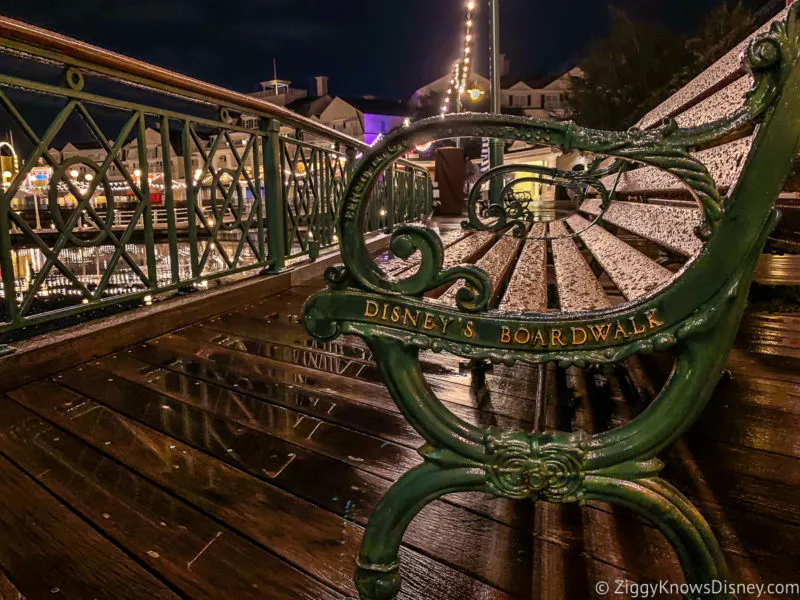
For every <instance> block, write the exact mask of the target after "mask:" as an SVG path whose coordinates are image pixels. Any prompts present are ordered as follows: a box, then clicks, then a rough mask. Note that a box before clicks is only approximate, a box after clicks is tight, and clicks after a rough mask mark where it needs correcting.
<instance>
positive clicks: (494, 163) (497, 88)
mask: <svg viewBox="0 0 800 600" xmlns="http://www.w3.org/2000/svg"><path fill="white" fill-rule="evenodd" d="M489 14H490V21H489V29H490V39H491V53H490V56H489V65H490V69H489V70H490V72H491V73H490V80H491V81H490V93H491V103H492V104H491V113H492V114H493V115H499V114H500V113H501V110H502V109H501V96H502V95H501V84H500V77H501V73H500V0H489ZM503 144H504V142H503V140H497V139H493V140H491V142H490V146H489V167H490V168H491V169H494V168H495V167H499V166H500V165H502V164H503ZM502 189H503V182H502V181H500V180H498V179H497V178H496V177H495V178H493V179H492V181H491V186H490V188H489V198H490V201H491V203H492V204H499V203H500V202H501V201H502V199H501V198H500V193H501V192H502Z"/></svg>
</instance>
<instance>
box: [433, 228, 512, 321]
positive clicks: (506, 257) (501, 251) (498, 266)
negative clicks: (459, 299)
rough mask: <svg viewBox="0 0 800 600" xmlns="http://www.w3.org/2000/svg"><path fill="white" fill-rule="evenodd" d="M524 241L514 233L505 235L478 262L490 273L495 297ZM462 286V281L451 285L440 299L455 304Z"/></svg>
mask: <svg viewBox="0 0 800 600" xmlns="http://www.w3.org/2000/svg"><path fill="white" fill-rule="evenodd" d="M522 242H523V239H522V238H517V237H514V236H513V235H505V236H503V237H501V238H500V239H499V240H498V241H497V243H496V244H495V245H494V246H492V249H491V250H489V252H487V253H486V255H485V256H484V257H483V258H481V259H480V260H479V261H478V262H477V263H476V266H478V267H480V268H481V269H483V270H484V271H486V274H487V275H489V279H491V280H492V298H493V299H494V298H495V297H496V295H497V293H498V291H499V288H500V284H502V282H503V281H504V280H505V278H506V276H507V275H508V272H509V270H510V269H511V266H512V265H513V264H514V260H515V259H516V257H517V254H518V253H519V248H520V246H522ZM461 287H462V284H460V283H456V284H454V285H452V286H450V287H449V288H448V289H447V291H446V292H445V293H444V294H442V295H441V296H440V297H439V301H440V302H444V303H447V304H452V305H455V302H456V294H457V293H458V290H459V289H460V288H461Z"/></svg>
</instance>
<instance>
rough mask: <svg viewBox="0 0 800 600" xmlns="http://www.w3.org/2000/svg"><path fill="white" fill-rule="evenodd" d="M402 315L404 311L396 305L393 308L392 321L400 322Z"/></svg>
mask: <svg viewBox="0 0 800 600" xmlns="http://www.w3.org/2000/svg"><path fill="white" fill-rule="evenodd" d="M401 315H402V311H401V310H400V307H399V306H395V307H394V308H393V309H392V323H398V322H400V316H401Z"/></svg>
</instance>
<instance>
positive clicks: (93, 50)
mask: <svg viewBox="0 0 800 600" xmlns="http://www.w3.org/2000/svg"><path fill="white" fill-rule="evenodd" d="M6 40H8V41H11V42H16V43H21V44H25V45H27V46H30V48H26V49H25V50H26V51H28V52H30V51H31V50H33V49H41V50H44V51H46V52H47V53H52V52H55V53H57V54H60V55H61V57H60V58H61V60H63V61H64V62H66V63H69V64H72V63H74V61H76V60H78V61H81V62H83V63H84V64H81V65H75V66H80V67H83V68H86V69H89V70H92V67H99V69H97V70H99V71H101V72H105V74H107V75H111V74H113V76H114V77H119V78H122V79H125V78H126V77H129V78H133V79H137V80H139V81H140V82H142V83H144V84H145V85H148V86H150V87H153V88H156V89H163V88H165V87H166V88H169V91H171V92H173V93H175V92H176V91H177V92H178V93H182V95H186V96H188V97H192V98H194V99H197V100H202V101H205V102H219V103H224V104H232V105H235V106H236V107H237V108H241V109H245V110H249V111H254V112H256V113H260V114H262V115H264V116H268V117H272V118H275V119H278V120H280V122H281V123H282V124H284V125H290V126H293V127H299V128H302V129H306V130H308V131H310V132H312V133H316V134H319V135H322V136H325V137H327V138H330V139H332V140H335V141H337V142H341V143H344V144H347V145H348V146H352V147H354V148H356V149H359V150H367V149H369V146H368V145H367V144H365V143H364V142H362V141H361V140H358V139H356V138H354V137H351V136H349V135H346V134H344V133H342V132H340V131H336V130H335V129H333V128H331V127H327V126H325V125H322V124H320V123H319V122H317V121H314V120H313V119H309V118H308V117H304V116H302V115H299V114H297V113H295V112H293V111H291V110H289V109H287V108H284V107H282V106H278V105H276V104H272V103H270V102H267V101H265V100H260V99H258V98H255V97H253V96H248V95H247V94H242V93H240V92H234V91H233V90H229V89H226V88H223V87H221V86H218V85H213V84H211V83H206V82H204V81H200V80H199V79H194V78H193V77H189V76H187V75H182V74H180V73H176V72H174V71H170V70H168V69H164V68H162V67H157V66H155V65H151V64H149V63H146V62H143V61H140V60H136V59H134V58H130V57H128V56H124V55H122V54H118V53H116V52H111V51H110V50H105V49H103V48H100V47H98V46H93V45H92V44H87V43H86V42H81V41H79V40H76V39H74V38H71V37H67V36H65V35H62V34H60V33H55V32H54V31H49V30H47V29H43V28H41V27H36V26H34V25H29V24H28V23H23V22H22V21H17V20H16V19H9V18H7V17H2V16H0V45H9V44H7V43H4V42H5V41H6ZM10 46H11V47H14V46H13V44H11V45H10Z"/></svg>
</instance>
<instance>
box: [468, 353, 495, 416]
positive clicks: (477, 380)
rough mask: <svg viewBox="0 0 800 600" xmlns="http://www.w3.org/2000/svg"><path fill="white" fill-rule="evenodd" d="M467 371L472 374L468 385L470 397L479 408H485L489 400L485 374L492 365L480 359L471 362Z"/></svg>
mask: <svg viewBox="0 0 800 600" xmlns="http://www.w3.org/2000/svg"><path fill="white" fill-rule="evenodd" d="M469 369H470V373H471V374H472V381H471V383H470V391H471V393H472V397H473V398H474V400H475V402H476V403H477V405H478V406H479V407H481V406H486V405H487V404H488V403H489V401H490V400H491V397H490V394H489V388H488V386H487V385H486V373H487V372H489V371H491V370H492V363H490V362H488V361H486V360H482V359H479V360H471V361H469Z"/></svg>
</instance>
